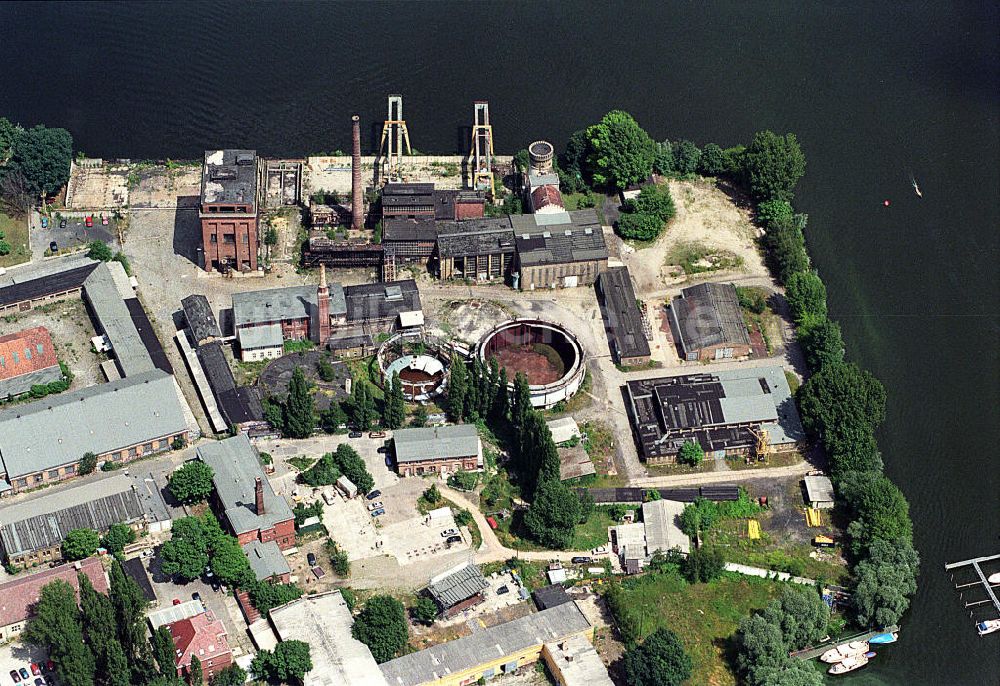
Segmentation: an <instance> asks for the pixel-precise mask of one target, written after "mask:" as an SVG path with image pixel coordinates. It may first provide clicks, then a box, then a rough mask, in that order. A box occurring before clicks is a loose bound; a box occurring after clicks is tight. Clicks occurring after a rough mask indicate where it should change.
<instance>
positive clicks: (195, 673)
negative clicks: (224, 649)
mask: <svg viewBox="0 0 1000 686" xmlns="http://www.w3.org/2000/svg"><path fill="white" fill-rule="evenodd" d="M204 681H205V677H204V676H203V675H202V670H201V660H199V659H198V656H197V655H192V656H191V668H190V671H189V672H188V683H189V684H191V686H201V684H202V683H204Z"/></svg>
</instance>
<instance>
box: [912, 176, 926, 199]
mask: <svg viewBox="0 0 1000 686" xmlns="http://www.w3.org/2000/svg"><path fill="white" fill-rule="evenodd" d="M910 183H912V184H913V192H914V193H916V194H917V197H918V198H922V197H924V194H923V193H921V192H920V186H918V185H917V180H916V179H915V178H913V177H912V176H911V177H910Z"/></svg>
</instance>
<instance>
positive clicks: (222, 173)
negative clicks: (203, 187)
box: [212, 167, 237, 181]
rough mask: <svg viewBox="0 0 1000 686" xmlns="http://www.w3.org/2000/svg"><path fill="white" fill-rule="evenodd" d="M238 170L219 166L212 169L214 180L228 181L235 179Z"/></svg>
mask: <svg viewBox="0 0 1000 686" xmlns="http://www.w3.org/2000/svg"><path fill="white" fill-rule="evenodd" d="M236 176H237V172H236V170H235V169H229V168H226V167H218V168H216V169H213V170H212V181H228V180H232V179H235V178H236Z"/></svg>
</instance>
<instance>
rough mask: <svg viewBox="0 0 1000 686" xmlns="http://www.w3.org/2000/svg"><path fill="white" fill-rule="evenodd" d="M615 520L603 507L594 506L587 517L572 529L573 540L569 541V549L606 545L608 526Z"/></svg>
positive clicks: (586, 548)
mask: <svg viewBox="0 0 1000 686" xmlns="http://www.w3.org/2000/svg"><path fill="white" fill-rule="evenodd" d="M615 523H616V522H615V521H614V520H613V519H611V515H609V514H608V511H607V510H606V509H604V508H600V507H595V508H594V511H593V512H591V513H590V516H589V517H587V521H585V522H584V523H583V524H577V526H576V529H574V530H573V542H572V543H570V550H591V549H592V548H596V547H597V546H601V545H607V543H608V527H609V526H614V525H615Z"/></svg>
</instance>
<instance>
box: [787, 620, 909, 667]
mask: <svg viewBox="0 0 1000 686" xmlns="http://www.w3.org/2000/svg"><path fill="white" fill-rule="evenodd" d="M898 631H899V627H898V626H888V627H886V628H884V629H878V630H875V631H862V632H861V633H860V634H854V635H852V636H841V637H840V638H838V639H837V640H830V641H826V642H825V643H821V644H820V645H818V646H815V647H813V646H809V647H808V648H803V649H802V650H796V651H793V652H791V653H789V654H788V656H789V657H794V658H797V659H799V660H815V659H816V658H817V657H819V656H820V655H822V654H823V653H825V652H826V651H828V650H829V649H830V648H833V647H835V646H838V645H840V644H842V643H850V642H851V641H867V640H869V639H870V638H871V637H872V636H878V635H879V634H894V633H896V632H898Z"/></svg>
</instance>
